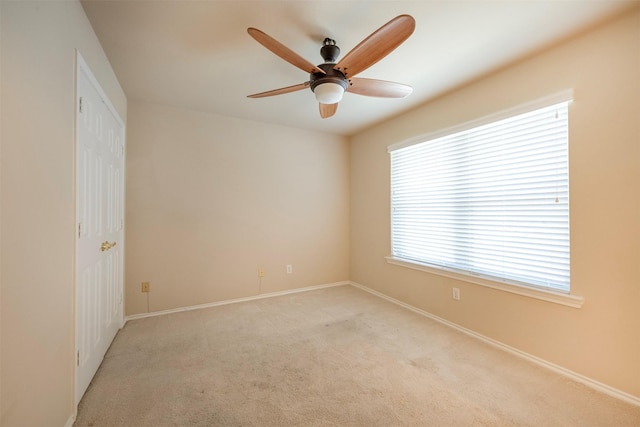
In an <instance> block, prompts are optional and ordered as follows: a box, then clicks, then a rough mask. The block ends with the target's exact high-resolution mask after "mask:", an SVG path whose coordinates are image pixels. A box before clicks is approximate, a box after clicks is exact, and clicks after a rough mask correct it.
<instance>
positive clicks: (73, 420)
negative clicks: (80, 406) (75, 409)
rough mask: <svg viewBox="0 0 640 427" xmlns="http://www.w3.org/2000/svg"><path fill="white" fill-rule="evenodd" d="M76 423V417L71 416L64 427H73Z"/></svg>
mask: <svg viewBox="0 0 640 427" xmlns="http://www.w3.org/2000/svg"><path fill="white" fill-rule="evenodd" d="M75 422H76V416H75V415H73V414H71V416H70V417H69V419H68V420H67V422H66V423H64V427H73V423H75Z"/></svg>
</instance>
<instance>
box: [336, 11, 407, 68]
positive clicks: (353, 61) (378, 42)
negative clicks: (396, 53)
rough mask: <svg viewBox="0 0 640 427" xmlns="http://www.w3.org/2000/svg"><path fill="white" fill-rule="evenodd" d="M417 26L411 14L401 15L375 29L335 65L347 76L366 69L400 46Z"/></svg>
mask: <svg viewBox="0 0 640 427" xmlns="http://www.w3.org/2000/svg"><path fill="white" fill-rule="evenodd" d="M415 28H416V21H415V19H413V17H412V16H410V15H400V16H396V17H395V18H393V19H392V20H391V21H389V22H387V23H386V24H384V25H383V26H382V27H380V28H378V29H377V30H376V31H374V32H373V33H372V34H371V35H370V36H369V37H367V38H366V39H364V40H363V41H361V42H360V44H358V45H357V46H356V47H354V48H353V49H351V51H350V52H349V53H347V54H346V55H345V56H344V57H343V58H342V59H341V60H340V61H338V63H337V64H336V65H335V66H334V67H333V69H334V70H338V71H341V72H342V73H343V74H344V75H345V76H347V77H353V76H355V75H356V74H358V73H359V72H361V71H364V70H366V69H367V68H369V67H370V66H372V65H373V64H375V63H376V62H378V61H380V60H381V59H382V58H384V57H385V56H387V55H388V54H389V53H391V52H392V51H393V50H394V49H395V48H397V47H398V46H400V45H401V44H402V42H404V41H405V40H406V39H407V38H409V36H410V35H411V34H413V30H414V29H415Z"/></svg>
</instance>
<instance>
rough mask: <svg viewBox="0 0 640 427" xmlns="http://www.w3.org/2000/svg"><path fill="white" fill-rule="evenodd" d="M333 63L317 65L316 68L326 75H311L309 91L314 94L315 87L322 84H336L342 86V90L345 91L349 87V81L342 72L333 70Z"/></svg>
mask: <svg viewBox="0 0 640 427" xmlns="http://www.w3.org/2000/svg"><path fill="white" fill-rule="evenodd" d="M334 65H336V64H334V63H328V62H327V63H324V64H320V65H318V68H320V69H322V70H323V71H324V72H325V73H326V74H322V73H311V77H310V79H309V81H310V83H311V90H312V91H313V92H315V89H316V87H317V86H319V85H321V84H323V83H336V84H339V85H340V86H342V88H343V89H344V90H345V91H346V90H347V87H348V86H349V81H348V80H347V78H346V77H345V76H344V74H342V72H340V71H338V70H334V69H333V67H334Z"/></svg>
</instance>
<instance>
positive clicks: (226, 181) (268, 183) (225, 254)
mask: <svg viewBox="0 0 640 427" xmlns="http://www.w3.org/2000/svg"><path fill="white" fill-rule="evenodd" d="M128 119H129V120H128V122H129V129H128V136H127V137H128V142H127V143H128V147H127V201H126V224H127V235H126V239H127V243H126V280H125V281H126V284H125V300H126V305H125V307H126V313H127V314H128V315H131V314H136V313H143V312H146V311H147V300H146V295H145V294H142V293H141V292H140V284H141V282H142V281H150V282H151V293H150V294H149V311H159V310H166V309H171V308H176V307H184V306H191V305H197V304H204V303H210V302H214V301H220V300H228V299H233V298H241V297H248V296H253V295H258V294H259V293H269V292H275V291H282V290H288V289H293V288H300V287H305V286H313V285H321V284H326V283H333V282H337V281H343V280H348V279H349V224H348V222H349V181H348V180H349V147H348V142H347V140H346V138H344V137H338V136H333V135H329V134H322V133H316V132H308V131H302V130H296V129H292V128H286V127H281V126H274V125H268V124H262V123H256V122H250V121H246V120H239V119H234V118H230V117H222V116H217V115H211V114H204V113H199V112H195V111H188V110H183V109H175V108H170V107H166V106H160V105H154V104H145V103H134V102H131V103H130V104H129V117H128ZM287 264H292V265H293V274H286V265H287ZM258 268H263V269H264V272H265V276H264V277H263V278H262V280H260V279H259V278H258Z"/></svg>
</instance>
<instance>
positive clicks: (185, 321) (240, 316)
mask: <svg viewBox="0 0 640 427" xmlns="http://www.w3.org/2000/svg"><path fill="white" fill-rule="evenodd" d="M75 425H76V426H520V425H522V426H639V425H640V407H636V406H633V405H630V404H627V403H625V402H622V401H618V400H616V399H614V398H611V397H608V396H606V395H603V394H600V393H598V392H596V391H593V390H591V389H589V388H587V387H586V386H584V385H581V384H578V383H575V382H573V381H571V380H569V379H567V378H565V377H563V376H560V375H558V374H555V373H553V372H550V371H548V370H546V369H543V368H540V367H538V366H536V365H533V364H531V363H528V362H527V361H524V360H522V359H520V358H517V357H515V356H513V355H510V354H508V353H505V352H503V351H501V350H498V349H495V348H493V347H491V346H489V345H486V344H484V343H482V342H480V341H478V340H475V339H473V338H470V337H468V336H466V335H464V334H462V333H459V332H457V331H455V330H452V329H451V328H448V327H446V326H444V325H441V324H439V323H437V322H434V321H432V320H430V319H428V318H425V317H423V316H420V315H418V314H416V313H413V312H411V311H409V310H406V309H404V308H401V307H399V306H396V305H394V304H392V303H389V302H387V301H385V300H382V299H380V298H378V297H376V296H373V295H370V294H368V293H366V292H364V291H361V290H359V289H357V288H354V287H351V286H340V287H335V288H327V289H322V290H317V291H310V292H303V293H298V294H293V295H287V296H281V297H275V298H267V299H262V300H257V301H251V302H245V303H239V304H231V305H225V306H219V307H214V308H209V309H201V310H194V311H188V312H182V313H177V314H169V315H164V316H158V317H152V318H146V319H139V320H134V321H130V322H128V323H127V325H126V326H125V327H124V328H123V329H122V330H121V331H120V333H119V334H118V336H117V337H116V339H115V341H114V343H113V345H112V346H111V348H110V350H109V352H108V353H107V355H106V357H105V359H104V362H103V363H102V366H101V367H100V369H99V370H98V373H97V374H96V376H95V378H94V380H93V383H92V384H91V385H90V386H89V389H88V390H87V393H86V394H85V396H84V398H83V399H82V401H81V402H80V406H79V410H78V418H77V421H76V424H75Z"/></svg>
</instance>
